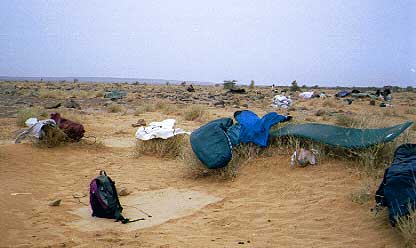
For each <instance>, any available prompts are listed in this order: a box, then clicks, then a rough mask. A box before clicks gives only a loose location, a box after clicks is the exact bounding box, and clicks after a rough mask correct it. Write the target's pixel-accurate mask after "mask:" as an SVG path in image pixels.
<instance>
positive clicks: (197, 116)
mask: <svg viewBox="0 0 416 248" xmlns="http://www.w3.org/2000/svg"><path fill="white" fill-rule="evenodd" d="M206 117H207V110H206V107H204V106H201V105H193V106H191V107H189V108H188V109H186V110H185V112H184V118H185V120H187V121H194V120H204V118H206Z"/></svg>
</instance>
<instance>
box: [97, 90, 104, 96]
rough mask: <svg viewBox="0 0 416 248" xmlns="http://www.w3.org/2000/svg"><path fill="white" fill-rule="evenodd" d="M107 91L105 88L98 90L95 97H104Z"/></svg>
mask: <svg viewBox="0 0 416 248" xmlns="http://www.w3.org/2000/svg"><path fill="white" fill-rule="evenodd" d="M104 94H105V92H104V91H103V90H100V91H97V92H96V93H95V97H104Z"/></svg>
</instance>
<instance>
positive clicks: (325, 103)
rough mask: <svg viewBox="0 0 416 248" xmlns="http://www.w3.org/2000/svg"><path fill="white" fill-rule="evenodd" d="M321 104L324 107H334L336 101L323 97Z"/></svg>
mask: <svg viewBox="0 0 416 248" xmlns="http://www.w3.org/2000/svg"><path fill="white" fill-rule="evenodd" d="M322 106H324V107H330V108H335V107H337V102H336V101H335V100H334V99H325V100H324V101H323V102H322Z"/></svg>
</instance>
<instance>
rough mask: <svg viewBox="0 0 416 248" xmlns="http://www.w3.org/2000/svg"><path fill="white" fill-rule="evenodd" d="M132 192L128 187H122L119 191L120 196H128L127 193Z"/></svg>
mask: <svg viewBox="0 0 416 248" xmlns="http://www.w3.org/2000/svg"><path fill="white" fill-rule="evenodd" d="M129 194H130V192H129V191H128V190H127V189H126V188H121V189H120V190H119V191H118V195H119V196H126V195H129Z"/></svg>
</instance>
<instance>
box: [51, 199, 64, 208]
mask: <svg viewBox="0 0 416 248" xmlns="http://www.w3.org/2000/svg"><path fill="white" fill-rule="evenodd" d="M60 204H61V199H56V200H53V201H51V202H49V206H52V207H57V206H59V205H60Z"/></svg>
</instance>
